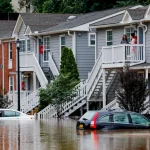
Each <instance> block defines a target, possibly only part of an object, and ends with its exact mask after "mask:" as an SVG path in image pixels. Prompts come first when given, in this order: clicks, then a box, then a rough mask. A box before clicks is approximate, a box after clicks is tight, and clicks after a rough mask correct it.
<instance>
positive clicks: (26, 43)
mask: <svg viewBox="0 0 150 150" xmlns="http://www.w3.org/2000/svg"><path fill="white" fill-rule="evenodd" d="M28 40H30V38H27V39H26V42H25V43H26V52H27V53H30V52H31V40H30V51H28V43H27V41H28Z"/></svg>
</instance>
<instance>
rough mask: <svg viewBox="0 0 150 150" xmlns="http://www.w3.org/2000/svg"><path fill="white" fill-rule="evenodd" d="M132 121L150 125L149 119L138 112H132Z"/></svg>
mask: <svg viewBox="0 0 150 150" xmlns="http://www.w3.org/2000/svg"><path fill="white" fill-rule="evenodd" d="M130 116H131V119H132V123H134V124H140V125H149V121H148V120H146V119H145V118H144V117H143V116H141V115H138V114H130Z"/></svg>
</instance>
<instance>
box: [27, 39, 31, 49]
mask: <svg viewBox="0 0 150 150" xmlns="http://www.w3.org/2000/svg"><path fill="white" fill-rule="evenodd" d="M30 50H31V48H30V39H28V40H27V52H30Z"/></svg>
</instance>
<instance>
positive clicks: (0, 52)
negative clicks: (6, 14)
mask: <svg viewBox="0 0 150 150" xmlns="http://www.w3.org/2000/svg"><path fill="white" fill-rule="evenodd" d="M15 24H16V21H0V90H1V94H6V93H8V92H9V94H11V93H13V91H14V90H16V44H15V39H14V38H12V32H13V29H14V27H15Z"/></svg>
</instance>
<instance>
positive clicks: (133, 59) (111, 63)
mask: <svg viewBox="0 0 150 150" xmlns="http://www.w3.org/2000/svg"><path fill="white" fill-rule="evenodd" d="M143 62H145V47H144V44H134V45H133V44H120V45H112V46H106V47H102V63H103V65H104V68H105V67H106V68H107V67H108V68H111V67H122V66H124V64H125V63H130V65H131V66H132V65H135V64H140V63H143Z"/></svg>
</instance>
